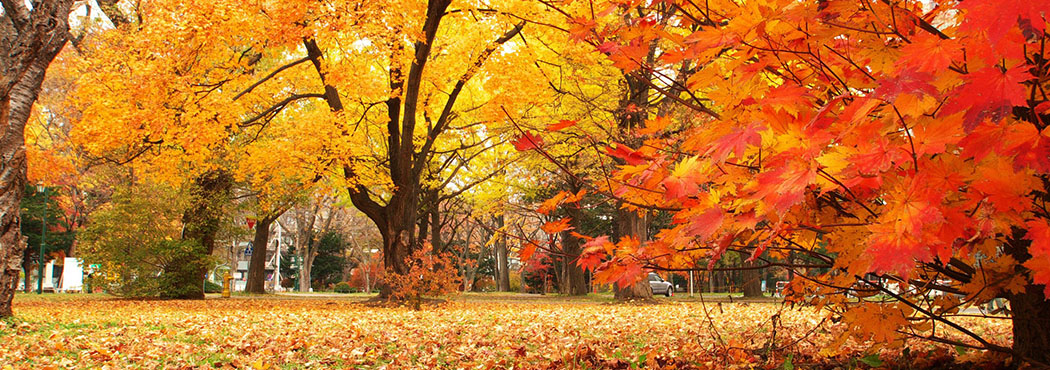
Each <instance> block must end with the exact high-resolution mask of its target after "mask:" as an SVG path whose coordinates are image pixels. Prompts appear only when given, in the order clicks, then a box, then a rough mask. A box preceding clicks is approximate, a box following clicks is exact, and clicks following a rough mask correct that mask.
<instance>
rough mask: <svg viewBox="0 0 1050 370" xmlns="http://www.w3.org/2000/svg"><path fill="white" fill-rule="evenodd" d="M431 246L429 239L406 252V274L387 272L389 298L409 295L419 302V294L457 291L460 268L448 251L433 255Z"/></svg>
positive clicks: (436, 294)
mask: <svg viewBox="0 0 1050 370" xmlns="http://www.w3.org/2000/svg"><path fill="white" fill-rule="evenodd" d="M431 250H432V247H431V246H430V243H426V244H424V245H423V247H422V248H419V249H417V250H416V251H415V252H413V253H412V255H410V256H408V258H406V259H405V263H406V264H407V265H408V272H407V273H406V274H404V275H398V274H395V273H392V272H389V271H388V272H387V274H386V283H387V284H389V285H390V290H391V293H390V295H391V298H393V299H396V300H405V299H412V300H414V301H415V303H416V304H417V306H418V303H419V300H420V297H422V296H442V295H446V294H451V293H456V292H459V284H460V279H459V271H458V270H456V267H455V266H454V265H453V264H452V263H451V262H450V261H451V260H452V256H451V255H450V254H448V253H442V254H440V255H434V254H433V253H431ZM417 308H418V307H417Z"/></svg>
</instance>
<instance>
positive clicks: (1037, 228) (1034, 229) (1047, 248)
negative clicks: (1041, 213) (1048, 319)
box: [1024, 218, 1050, 299]
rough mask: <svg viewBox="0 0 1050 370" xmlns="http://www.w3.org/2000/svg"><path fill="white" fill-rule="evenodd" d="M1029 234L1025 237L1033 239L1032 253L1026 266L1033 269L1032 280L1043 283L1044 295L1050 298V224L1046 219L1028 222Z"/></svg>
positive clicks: (1030, 251)
mask: <svg viewBox="0 0 1050 370" xmlns="http://www.w3.org/2000/svg"><path fill="white" fill-rule="evenodd" d="M1027 225H1028V234H1026V235H1025V237H1024V238H1025V239H1028V240H1031V241H1032V245H1031V246H1030V247H1029V248H1028V253H1029V254H1031V255H1032V258H1030V259H1029V260H1028V261H1027V262H1025V263H1024V266H1025V267H1027V268H1028V269H1029V270H1032V282H1033V283H1036V284H1042V285H1043V295H1045V296H1046V298H1047V299H1050V224H1047V222H1046V219H1042V218H1040V219H1036V220H1032V221H1028V222H1027Z"/></svg>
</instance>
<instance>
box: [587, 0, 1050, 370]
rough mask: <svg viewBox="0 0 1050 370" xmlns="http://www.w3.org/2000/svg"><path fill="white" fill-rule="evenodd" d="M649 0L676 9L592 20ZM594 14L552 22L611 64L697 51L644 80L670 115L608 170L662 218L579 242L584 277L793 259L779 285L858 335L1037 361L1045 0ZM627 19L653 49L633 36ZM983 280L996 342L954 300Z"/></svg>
mask: <svg viewBox="0 0 1050 370" xmlns="http://www.w3.org/2000/svg"><path fill="white" fill-rule="evenodd" d="M660 6H671V7H674V8H675V9H676V11H677V13H678V16H676V20H675V22H669V23H665V24H658V23H656V22H652V21H651V19H648V18H642V19H638V20H636V21H635V22H634V23H633V26H632V27H626V28H625V27H616V26H613V27H604V26H600V25H602V24H606V23H610V24H614V25H616V24H620V23H621V22H623V19H622V18H621V17H618V16H615V15H613V16H610V14H619V13H620V12H632V13H634V12H637V11H638V10H639V9H646V8H650V7H660ZM595 14H596V15H595V16H592V17H588V18H586V19H579V20H577V25H578V27H576V28H575V29H574V30H575V31H574V32H573V34H574V35H575V37H578V38H581V39H584V40H589V41H590V42H592V43H593V44H597V45H601V47H600V48H599V50H600V51H601V52H603V53H605V54H606V55H608V57H609V58H610V60H612V61H614V62H616V63H617V65H618V66H619V67H621V68H623V69H624V70H625V71H654V72H655V71H667V70H668V69H667V68H666V67H667V66H668V65H673V64H675V63H679V62H681V61H690V63H691V64H692V65H695V66H696V68H697V70H696V71H695V73H692V74H691V75H690V76H689V77H688V79H687V80H686V81H685V82H684V83H681V84H679V83H677V82H673V80H670V79H669V80H666V81H665V82H664V83H663V85H660V84H657V86H658V87H661V89H662V90H663V91H661V93H663V94H664V95H665V96H667V97H668V98H671V99H673V100H674V101H676V102H677V103H676V104H678V105H680V106H682V107H686V108H688V109H689V110H691V114H689V115H683V116H681V117H675V118H676V120H674V122H673V123H674V125H672V126H669V127H668V126H665V127H660V125H652V130H653V132H654V133H659V134H658V135H656V136H654V137H650V138H647V139H646V140H645V141H644V142H642V143H640V144H637V145H629V146H628V148H629V149H630V153H631V154H632V155H634V156H635V157H636V158H638V159H639V161H637V162H636V163H633V164H632V163H628V164H626V165H623V166H620V170H619V173H618V176H622V177H624V178H625V179H628V181H633V182H632V183H634V184H637V186H633V187H628V188H625V189H623V197H624V198H626V199H633V201H634V202H636V203H640V204H645V205H646V206H647V207H649V208H660V209H668V210H671V211H673V212H674V217H673V221H672V222H673V224H672V225H671V227H669V228H666V229H664V230H661V231H659V232H658V233H657V234H656V235H655V236H656V239H654V240H652V241H649V242H647V243H644V244H642V245H641V246H640V247H639V246H638V245H632V244H627V243H623V242H620V243H616V244H613V243H595V244H594V245H592V246H589V247H588V248H587V250H586V251H585V255H587V257H586V258H583V259H582V260H583V261H584V263H585V264H587V265H588V266H595V267H598V266H600V268H599V270H600V271H599V272H598V273H596V277H599V276H600V277H602V278H604V279H607V280H611V279H621V280H622V279H627V280H629V281H634V279H639V278H640V277H641V276H642V274H641V273H640V272H639V271H641V270H640V268H641V267H645V268H655V269H665V270H677V269H693V268H696V267H697V266H705V265H706V267H707V268H708V269H712V268H713V267H714V266H715V263H716V262H717V261H718V260H719V259H720V258H722V257H723V256H724V255H726V254H739V255H741V256H743V257H746V258H747V259H748V260H749V261H752V262H754V263H757V264H759V265H760V266H780V267H784V268H788V269H792V270H798V271H797V272H800V273H796V274H795V276H796V277H795V280H794V281H793V283H792V285H791V291H793V292H794V295H793V296H792V298H790V299H791V300H792V301H793V302H802V301H809V302H810V303H815V304H820V305H824V306H825V307H829V310H830V312H831V315H833V316H834V317H835V318H836V319H837V320H841V321H842V322H845V323H846V324H847V325H849V326H850V328H851V330H850V332H849V334H850V335H852V336H854V337H857V338H859V339H863V340H873V341H874V342H877V343H879V345H893V344H900V343H902V342H901V341H898V340H897V339H899V338H902V337H908V336H917V337H922V338H927V339H930V340H934V341H938V342H945V343H953V344H958V345H963V346H970V347H978V348H984V349H990V350H995V351H1002V352H1007V353H1010V354H1012V355H1014V356H1015V357H1016V358H1017V359H1019V360H1023V361H1028V362H1031V363H1034V364H1042V365H1044V366H1045V365H1046V364H1048V363H1050V341H1048V339H1047V336H1046V335H1045V333H1046V332H1047V330H1048V328H1047V327H1046V325H1045V323H1047V322H1048V321H1047V320H1045V317H1046V315H1048V314H1050V301H1048V300H1047V298H1048V297H1050V290H1047V286H1048V285H1047V284H1048V283H1050V280H1048V277H1050V272H1048V269H1050V264H1048V263H1047V261H1050V252H1048V251H1047V245H1050V244H1048V243H1047V241H1048V240H1050V233H1048V230H1050V227H1048V225H1050V223H1048V218H1050V215H1048V213H1047V211H1046V209H1045V207H1044V202H1045V199H1046V194H1048V193H1050V188H1047V184H1050V181H1047V179H1048V172H1050V165H1048V161H1047V158H1050V156H1048V155H1047V153H1048V152H1050V151H1048V148H1050V146H1048V145H1050V142H1048V141H1047V138H1046V132H1045V130H1046V124H1045V122H1046V120H1047V118H1050V117H1048V116H1047V115H1046V114H1045V112H1046V110H1047V107H1048V106H1050V103H1047V101H1048V98H1047V96H1046V93H1045V90H1046V87H1047V86H1046V81H1047V79H1046V78H1045V74H1046V73H1047V66H1048V63H1047V61H1046V59H1045V51H1046V50H1045V41H1046V38H1047V34H1046V25H1047V19H1046V16H1047V15H1048V14H1050V8H1048V7H1047V4H1046V3H1044V2H1030V1H1021V0H1017V1H983V0H972V1H971V0H968V1H965V2H959V3H946V2H936V3H928V2H920V1H880V2H861V3H857V2H851V1H817V2H788V1H784V2H778V1H771V2H752V1H745V2H738V1H710V2H703V3H699V2H692V1H664V2H653V3H639V2H631V1H617V2H612V3H610V4H609V5H608V7H607V8H605V9H598V10H596V13H595ZM608 30H619V31H613V32H606V31H608ZM648 40H653V42H656V43H657V44H658V47H659V48H661V49H662V50H666V51H667V52H665V53H664V54H663V57H662V58H658V59H655V60H653V59H651V58H648V57H647V53H646V51H645V50H644V49H641V50H640V49H639V48H636V47H634V45H637V44H638V43H640V42H643V43H644V42H648ZM679 85H681V86H682V87H684V88H683V89H681V90H680V91H677V92H676V91H672V90H671V89H669V88H667V87H669V86H679ZM694 123H698V124H694ZM648 125H649V124H648V123H647V126H648ZM678 130H681V131H678ZM608 251H612V253H609V252H608ZM789 253H790V254H793V255H794V256H795V257H793V258H792V259H791V260H789V262H785V257H787V256H788V255H789ZM606 257H607V258H610V259H609V260H604V259H603V258H606ZM603 261H604V262H603ZM802 270H809V273H801V272H804V271H802ZM821 271H824V272H821ZM603 272H604V273H603ZM872 274H874V275H872ZM930 291H940V292H947V293H957V294H958V295H952V294H945V295H939V298H936V299H930V298H929V297H930V295H929V294H928V292H930ZM848 292H853V293H854V294H857V292H869V293H870V294H875V293H879V294H883V295H886V296H889V297H892V299H890V300H887V301H879V302H874V301H867V300H861V301H860V302H853V301H852V300H850V299H848V298H847V295H846V294H843V293H848ZM996 297H1002V298H1005V299H1007V300H1009V302H1010V304H1011V308H1012V310H1013V315H1012V321H1013V323H1014V325H1013V334H1014V338H1013V339H1014V341H1013V343H1014V344H1013V347H1012V348H1003V347H1000V346H997V345H995V344H992V343H990V342H988V341H987V340H985V339H984V338H981V337H980V336H978V335H977V334H974V333H973V332H972V331H971V330H969V329H967V328H966V327H965V326H964V325H963V324H961V323H960V322H958V321H957V320H955V319H954V318H955V317H956V315H957V314H958V313H959V310H960V307H964V306H965V305H969V304H980V303H983V302H986V301H988V300H990V299H992V298H996ZM871 315H880V316H879V317H880V319H878V320H874V319H872V317H873V316H871ZM938 327H948V328H951V329H952V330H958V331H960V332H962V333H963V334H964V335H966V336H968V337H969V338H970V341H968V342H965V343H963V342H957V341H954V340H951V339H947V338H944V337H943V336H941V335H939V334H938V333H939V332H936V331H934V330H933V329H934V328H938ZM841 340H845V337H843V338H841Z"/></svg>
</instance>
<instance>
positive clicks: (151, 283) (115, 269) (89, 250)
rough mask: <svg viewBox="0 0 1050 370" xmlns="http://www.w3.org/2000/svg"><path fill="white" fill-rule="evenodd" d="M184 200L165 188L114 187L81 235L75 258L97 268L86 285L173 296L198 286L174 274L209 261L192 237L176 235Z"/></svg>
mask: <svg viewBox="0 0 1050 370" xmlns="http://www.w3.org/2000/svg"><path fill="white" fill-rule="evenodd" d="M186 201H187V199H186V196H185V195H184V194H181V193H179V192H178V191H177V190H175V189H172V188H169V187H164V186H157V185H132V186H129V187H126V188H120V189H118V190H117V191H116V193H115V194H114V195H113V200H112V202H111V203H109V204H108V205H106V206H104V207H102V208H101V209H99V210H98V211H96V212H95V213H94V214H92V217H91V222H90V223H89V224H88V226H87V228H85V229H84V231H83V233H82V234H81V239H80V241H81V243H82V244H81V249H80V256H81V257H82V258H83V259H84V263H85V264H87V265H98V266H99V267H98V268H97V269H96V270H95V271H93V273H92V276H91V285H92V286H101V287H105V288H106V289H108V290H109V292H110V293H113V294H116V295H120V296H127V297H155V296H161V297H178V296H182V295H184V294H187V293H188V292H187V291H186V290H187V289H191V288H192V289H196V290H200V287H199V286H194V287H189V286H187V285H186V284H182V283H181V280H180V279H179V278H178V277H179V276H182V275H183V274H195V273H196V271H197V270H198V269H200V268H201V267H205V268H206V267H207V266H209V265H210V264H211V263H212V261H211V259H210V258H209V257H206V256H201V255H200V254H199V253H197V249H199V245H198V244H196V242H195V241H192V240H182V239H180V237H179V236H180V234H181V233H182V230H183V224H182V222H181V220H182V216H183V210H184V208H185V207H184V206H185V203H186ZM185 261H191V262H192V263H183V262H185ZM163 272H168V273H166V274H165V273H163Z"/></svg>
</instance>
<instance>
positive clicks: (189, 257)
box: [161, 170, 233, 299]
mask: <svg viewBox="0 0 1050 370" xmlns="http://www.w3.org/2000/svg"><path fill="white" fill-rule="evenodd" d="M232 187H233V177H232V176H231V175H230V174H229V173H227V172H225V171H222V170H216V171H210V172H206V173H204V174H201V175H200V176H198V177H197V179H196V181H195V183H194V185H193V190H192V191H191V192H192V200H191V202H192V203H191V206H190V208H189V209H187V210H186V212H184V213H183V215H182V223H183V225H185V226H184V230H183V233H182V239H183V240H187V241H193V242H194V243H195V245H194V249H193V251H191V252H190V253H186V254H184V255H180V256H177V257H176V258H174V259H172V260H171V261H168V263H167V264H166V265H165V266H164V271H163V272H162V275H161V276H162V278H163V279H164V280H165V281H167V282H168V284H170V286H169V287H168V288H167V289H164V291H163V292H161V297H162V298H174V299H204V285H203V283H204V277H205V274H207V272H208V265H207V258H208V256H211V253H212V251H214V250H215V236H216V234H217V233H218V232H219V227H220V224H221V223H222V219H223V217H224V216H225V213H224V212H223V208H224V207H223V206H224V205H225V204H226V203H227V201H228V199H229V196H230V190H231V188H232Z"/></svg>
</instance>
